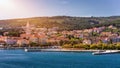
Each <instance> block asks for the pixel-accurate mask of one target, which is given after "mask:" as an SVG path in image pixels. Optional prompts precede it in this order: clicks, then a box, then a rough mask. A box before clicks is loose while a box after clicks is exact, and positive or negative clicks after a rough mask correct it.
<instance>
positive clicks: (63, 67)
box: [0, 50, 120, 68]
mask: <svg viewBox="0 0 120 68" xmlns="http://www.w3.org/2000/svg"><path fill="white" fill-rule="evenodd" d="M0 68H120V54H109V55H92V53H91V52H25V51H24V50H0Z"/></svg>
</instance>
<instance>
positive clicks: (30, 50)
mask: <svg viewBox="0 0 120 68" xmlns="http://www.w3.org/2000/svg"><path fill="white" fill-rule="evenodd" d="M25 49H28V50H29V51H28V52H98V51H106V50H93V49H90V50H85V49H69V48H68V49H66V48H39V47H9V48H6V47H4V48H3V47H2V48H0V50H24V51H25ZM111 51H119V52H120V50H111Z"/></svg>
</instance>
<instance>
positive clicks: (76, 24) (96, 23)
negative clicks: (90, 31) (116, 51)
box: [0, 16, 120, 30]
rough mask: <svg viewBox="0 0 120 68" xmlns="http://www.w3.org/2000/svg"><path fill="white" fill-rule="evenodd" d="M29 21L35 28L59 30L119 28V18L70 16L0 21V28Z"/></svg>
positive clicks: (17, 25)
mask: <svg viewBox="0 0 120 68" xmlns="http://www.w3.org/2000/svg"><path fill="white" fill-rule="evenodd" d="M27 21H29V22H30V24H33V25H35V26H36V27H46V28H51V27H56V26H57V27H59V28H60V30H75V29H87V28H91V27H100V26H109V25H114V26H116V27H119V26H120V16H111V17H70V16H54V17H36V18H24V19H11V20H1V21H0V27H4V28H5V29H8V28H11V27H12V28H15V27H21V26H24V25H25V24H26V22H27Z"/></svg>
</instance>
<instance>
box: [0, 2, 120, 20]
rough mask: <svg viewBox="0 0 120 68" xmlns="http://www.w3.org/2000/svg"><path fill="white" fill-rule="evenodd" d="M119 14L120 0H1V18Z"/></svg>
mask: <svg viewBox="0 0 120 68" xmlns="http://www.w3.org/2000/svg"><path fill="white" fill-rule="evenodd" d="M63 15H65V16H77V17H90V16H96V17H99V16H115V15H117V16H119V15H120V0H0V19H13V18H28V17H42V16H63Z"/></svg>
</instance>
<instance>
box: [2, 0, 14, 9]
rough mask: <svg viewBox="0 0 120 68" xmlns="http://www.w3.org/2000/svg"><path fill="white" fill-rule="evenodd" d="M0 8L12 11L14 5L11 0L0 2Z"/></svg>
mask: <svg viewBox="0 0 120 68" xmlns="http://www.w3.org/2000/svg"><path fill="white" fill-rule="evenodd" d="M0 7H1V8H4V9H12V8H14V4H13V2H12V0H0Z"/></svg>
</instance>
